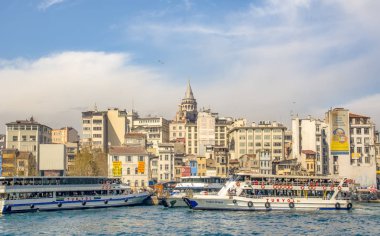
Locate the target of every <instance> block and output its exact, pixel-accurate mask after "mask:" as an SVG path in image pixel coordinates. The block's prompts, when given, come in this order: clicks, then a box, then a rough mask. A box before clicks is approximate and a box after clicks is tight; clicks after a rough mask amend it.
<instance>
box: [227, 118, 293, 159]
mask: <svg viewBox="0 0 380 236" xmlns="http://www.w3.org/2000/svg"><path fill="white" fill-rule="evenodd" d="M285 130H286V127H285V126H283V125H282V124H280V123H277V122H264V121H262V122H259V124H256V123H252V126H245V127H242V126H240V127H234V128H232V129H231V130H230V131H229V133H228V139H229V149H230V154H231V159H238V158H239V157H241V156H242V155H245V154H257V155H260V154H261V153H262V152H265V153H269V155H270V156H271V158H272V160H282V159H284V156H285V153H284V144H285V142H284V135H285Z"/></svg>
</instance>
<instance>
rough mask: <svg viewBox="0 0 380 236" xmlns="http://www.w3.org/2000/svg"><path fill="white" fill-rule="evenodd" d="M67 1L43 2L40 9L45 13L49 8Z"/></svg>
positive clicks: (47, 0) (53, 0)
mask: <svg viewBox="0 0 380 236" xmlns="http://www.w3.org/2000/svg"><path fill="white" fill-rule="evenodd" d="M64 1H65V0H42V1H41V3H40V4H39V5H38V9H39V10H42V11H45V10H47V9H48V8H50V7H52V6H54V5H57V4H60V3H63V2H64Z"/></svg>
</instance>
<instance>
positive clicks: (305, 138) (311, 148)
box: [292, 116, 330, 175]
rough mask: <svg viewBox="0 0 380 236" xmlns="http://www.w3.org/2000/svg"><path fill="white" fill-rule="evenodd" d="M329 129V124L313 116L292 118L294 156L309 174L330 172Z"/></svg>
mask: <svg viewBox="0 0 380 236" xmlns="http://www.w3.org/2000/svg"><path fill="white" fill-rule="evenodd" d="M327 131H328V124H326V123H325V122H324V121H322V120H319V119H315V118H312V117H311V116H309V117H307V118H304V119H301V118H298V117H295V118H293V119H292V154H293V155H292V158H293V159H297V160H298V161H299V162H300V163H301V169H303V170H304V171H305V172H307V173H308V174H312V175H328V174H329V143H330V141H329V140H328V138H327V134H326V133H327ZM311 167H312V168H311Z"/></svg>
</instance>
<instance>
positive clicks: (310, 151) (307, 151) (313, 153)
mask: <svg viewBox="0 0 380 236" xmlns="http://www.w3.org/2000/svg"><path fill="white" fill-rule="evenodd" d="M302 153H303V154H306V155H315V154H317V153H316V152H314V151H312V150H302Z"/></svg>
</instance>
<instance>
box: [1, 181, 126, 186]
mask: <svg viewBox="0 0 380 236" xmlns="http://www.w3.org/2000/svg"><path fill="white" fill-rule="evenodd" d="M97 183H98V184H121V183H122V182H121V180H120V179H112V180H99V181H97ZM64 184H83V183H82V182H81V181H78V183H75V180H73V179H71V180H70V179H43V180H42V179H36V180H32V179H25V180H23V181H21V180H16V181H14V180H2V181H0V185H3V186H17V185H64ZM85 184H96V183H95V182H93V181H91V179H90V181H89V183H85Z"/></svg>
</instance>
